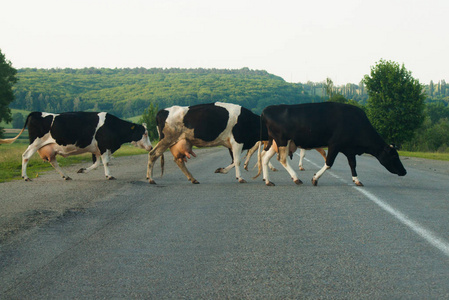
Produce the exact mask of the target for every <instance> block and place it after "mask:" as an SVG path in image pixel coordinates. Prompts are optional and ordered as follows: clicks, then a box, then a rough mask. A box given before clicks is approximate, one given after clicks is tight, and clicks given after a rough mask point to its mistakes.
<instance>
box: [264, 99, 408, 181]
mask: <svg viewBox="0 0 449 300" xmlns="http://www.w3.org/2000/svg"><path fill="white" fill-rule="evenodd" d="M261 119H262V123H263V124H265V125H264V126H266V127H267V129H268V140H269V145H268V146H267V147H266V148H265V149H266V150H268V152H267V153H266V155H265V156H264V157H263V161H262V168H263V178H264V180H265V183H266V184H267V185H274V184H273V183H272V182H271V181H270V179H269V173H268V172H267V164H268V162H269V160H270V158H271V157H273V155H274V154H275V153H276V152H277V153H279V160H280V162H281V164H282V165H283V166H284V168H285V169H286V170H287V171H288V172H289V174H290V176H291V177H292V179H293V181H294V182H295V183H297V184H300V183H301V181H300V180H299V179H298V176H297V175H296V172H295V171H294V170H293V169H292V168H291V167H290V165H289V164H288V161H287V156H288V155H291V153H292V151H295V150H296V148H297V147H300V148H305V149H312V148H320V147H326V146H327V147H328V153H327V158H326V162H325V165H324V167H323V168H322V169H321V170H320V171H318V173H316V174H315V175H314V177H313V179H312V183H313V185H317V184H318V179H319V178H320V177H321V176H322V175H323V173H324V172H325V171H326V170H327V169H330V168H331V167H332V165H333V164H334V161H335V158H336V156H337V154H338V153H339V152H341V153H343V154H344V155H346V157H347V159H348V162H349V166H350V168H351V172H352V179H353V181H354V182H355V184H356V185H358V186H362V185H363V184H362V183H361V182H360V181H359V179H358V178H357V172H356V158H355V156H356V155H361V154H363V153H368V154H371V155H373V156H375V157H376V158H377V159H378V160H379V162H380V163H381V164H382V165H383V166H384V167H385V168H386V169H387V170H388V171H390V172H391V173H393V174H397V175H399V176H404V175H405V174H406V173H407V171H406V170H405V169H404V166H403V165H402V163H401V161H400V160H399V155H398V152H397V151H396V149H395V148H394V147H393V146H390V145H387V144H386V143H385V142H384V140H383V139H382V138H381V137H380V135H379V134H378V133H377V132H376V130H375V129H374V127H373V126H372V125H371V123H370V122H369V120H368V118H367V117H366V115H365V113H364V112H363V111H362V110H361V109H360V108H358V107H355V106H352V105H348V104H341V103H334V102H325V103H310V104H297V105H275V106H268V107H266V108H265V109H264V110H263V112H262V115H261ZM269 146H271V147H270V148H269ZM259 174H260V168H259Z"/></svg>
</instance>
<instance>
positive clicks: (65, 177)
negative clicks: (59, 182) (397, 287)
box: [62, 176, 72, 181]
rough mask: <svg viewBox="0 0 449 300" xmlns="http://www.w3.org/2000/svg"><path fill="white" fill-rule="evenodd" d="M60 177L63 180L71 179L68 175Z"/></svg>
mask: <svg viewBox="0 0 449 300" xmlns="http://www.w3.org/2000/svg"><path fill="white" fill-rule="evenodd" d="M62 179H64V180H66V181H67V180H72V178H70V177H69V176H64V177H62Z"/></svg>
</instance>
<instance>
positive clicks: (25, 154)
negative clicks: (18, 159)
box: [22, 143, 37, 181]
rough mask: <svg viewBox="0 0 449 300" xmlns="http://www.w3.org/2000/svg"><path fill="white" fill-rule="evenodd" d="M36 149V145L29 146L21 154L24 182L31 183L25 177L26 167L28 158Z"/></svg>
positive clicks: (26, 176)
mask: <svg viewBox="0 0 449 300" xmlns="http://www.w3.org/2000/svg"><path fill="white" fill-rule="evenodd" d="M36 151H37V147H36V145H34V143H33V144H31V145H29V146H28V148H27V149H26V150H25V152H23V154H22V178H23V179H24V180H25V181H31V179H30V178H29V177H28V175H27V165H28V161H29V160H30V158H31V157H32V156H33V155H34V153H36Z"/></svg>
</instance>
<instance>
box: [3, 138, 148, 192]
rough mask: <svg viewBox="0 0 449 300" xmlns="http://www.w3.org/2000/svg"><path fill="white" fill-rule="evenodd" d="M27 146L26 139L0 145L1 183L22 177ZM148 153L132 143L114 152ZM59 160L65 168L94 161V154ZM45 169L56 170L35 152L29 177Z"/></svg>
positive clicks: (116, 153)
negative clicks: (23, 156) (23, 157)
mask: <svg viewBox="0 0 449 300" xmlns="http://www.w3.org/2000/svg"><path fill="white" fill-rule="evenodd" d="M27 147H28V143H27V142H25V141H24V142H18V141H16V142H15V143H14V144H9V145H1V146H0V183H1V182H6V181H11V180H17V179H22V153H23V152H24V151H25V150H26V148H27ZM146 153H148V152H147V151H145V150H143V149H139V148H136V147H134V146H132V145H131V144H125V145H123V146H122V147H121V148H120V149H119V150H117V151H116V152H115V153H114V156H115V157H119V156H129V155H139V154H146ZM57 160H58V163H59V165H60V166H61V167H62V168H64V167H65V166H69V165H73V164H77V163H81V162H86V163H89V162H91V161H92V155H91V154H90V153H86V154H82V155H76V156H69V157H66V158H64V157H62V156H57ZM45 171H53V172H56V171H55V170H54V169H53V167H52V166H51V165H50V164H49V163H48V162H44V161H42V159H41V158H40V156H39V154H37V153H36V154H34V155H33V157H32V158H31V159H30V161H29V163H28V167H27V174H28V177H30V178H31V179H33V178H36V177H38V176H39V174H41V173H42V172H45Z"/></svg>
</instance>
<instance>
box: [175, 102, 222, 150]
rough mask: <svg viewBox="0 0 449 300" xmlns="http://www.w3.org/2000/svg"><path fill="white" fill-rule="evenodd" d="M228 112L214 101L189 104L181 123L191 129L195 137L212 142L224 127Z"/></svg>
mask: <svg viewBox="0 0 449 300" xmlns="http://www.w3.org/2000/svg"><path fill="white" fill-rule="evenodd" d="M228 120H229V112H228V110H227V109H226V108H224V107H221V106H217V105H215V103H209V104H199V105H194V106H190V107H189V110H188V111H187V113H186V114H185V116H184V119H183V123H184V126H185V127H186V128H188V129H193V134H194V138H195V139H200V140H203V141H205V142H212V141H214V140H216V139H217V137H218V136H219V135H220V134H221V133H222V132H223V131H224V130H225V129H226V126H227V125H228Z"/></svg>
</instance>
